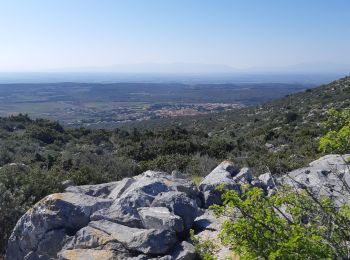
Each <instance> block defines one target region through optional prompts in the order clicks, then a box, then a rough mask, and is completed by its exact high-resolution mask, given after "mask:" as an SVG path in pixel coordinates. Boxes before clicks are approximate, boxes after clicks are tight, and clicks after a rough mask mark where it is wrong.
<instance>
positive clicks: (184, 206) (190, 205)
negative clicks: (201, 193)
mask: <svg viewBox="0 0 350 260" xmlns="http://www.w3.org/2000/svg"><path fill="white" fill-rule="evenodd" d="M151 207H166V208H168V209H169V210H170V211H171V212H173V213H174V214H175V215H177V216H179V217H181V218H182V220H183V223H184V229H185V230H189V229H190V228H191V226H192V224H193V221H194V219H195V218H196V216H197V212H198V206H197V203H196V201H194V200H193V199H191V198H189V197H187V196H186V193H184V192H178V191H171V192H165V193H160V194H159V195H158V196H157V197H156V198H155V199H154V201H153V202H152V204H151Z"/></svg>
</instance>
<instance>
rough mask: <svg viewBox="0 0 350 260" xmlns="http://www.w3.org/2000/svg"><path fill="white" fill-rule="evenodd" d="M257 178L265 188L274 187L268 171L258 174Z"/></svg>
mask: <svg viewBox="0 0 350 260" xmlns="http://www.w3.org/2000/svg"><path fill="white" fill-rule="evenodd" d="M258 179H259V181H260V183H261V184H262V185H263V187H264V188H265V189H266V190H267V189H272V188H274V187H275V181H274V179H273V177H272V176H271V173H269V172H267V173H264V174H261V175H259V176H258Z"/></svg>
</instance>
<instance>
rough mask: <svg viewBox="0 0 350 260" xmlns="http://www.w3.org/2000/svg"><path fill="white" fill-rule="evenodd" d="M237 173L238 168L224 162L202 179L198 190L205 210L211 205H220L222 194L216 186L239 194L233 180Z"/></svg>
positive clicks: (238, 187)
mask: <svg viewBox="0 0 350 260" xmlns="http://www.w3.org/2000/svg"><path fill="white" fill-rule="evenodd" d="M238 173H239V169H238V168H236V167H235V166H234V165H233V164H232V163H230V162H228V161H224V162H222V163H221V164H219V166H217V167H216V168H215V169H214V170H213V171H212V172H211V173H209V175H207V176H206V177H205V178H204V180H203V181H202V182H201V183H200V185H199V190H200V191H201V192H202V196H203V201H204V207H205V208H208V207H209V206H211V205H213V204H221V202H222V200H221V195H222V192H221V191H219V190H218V189H217V188H218V186H222V187H223V188H224V189H232V190H235V191H237V192H240V185H239V184H238V183H237V182H236V181H235V180H234V179H233V177H234V176H236V175H237V174H238Z"/></svg>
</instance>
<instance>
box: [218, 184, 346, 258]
mask: <svg viewBox="0 0 350 260" xmlns="http://www.w3.org/2000/svg"><path fill="white" fill-rule="evenodd" d="M223 198H224V205H223V206H214V207H213V208H214V210H215V212H216V213H217V214H218V215H224V216H226V217H228V219H227V220H226V221H225V222H224V224H223V226H222V231H221V234H220V236H221V239H222V241H223V243H225V244H227V245H229V246H230V247H231V248H232V250H233V251H234V252H236V253H238V254H239V255H240V256H241V258H242V259H260V258H263V259H334V258H341V259H349V257H350V253H349V249H350V247H349V242H350V239H349V238H350V223H349V221H350V209H349V207H348V206H347V205H344V206H342V207H337V206H336V205H335V204H334V203H333V202H332V200H331V199H329V198H326V197H322V198H316V197H315V196H313V195H312V193H311V192H310V191H309V190H307V189H304V190H303V191H301V192H296V191H295V190H292V189H291V188H288V187H285V188H284V189H283V191H282V190H279V191H277V192H276V194H275V195H273V196H270V197H267V196H264V194H263V190H262V189H260V188H256V187H255V188H250V189H246V190H245V191H244V192H243V193H242V194H241V195H239V194H237V193H236V192H234V191H232V190H229V191H226V192H225V193H224V195H223Z"/></svg>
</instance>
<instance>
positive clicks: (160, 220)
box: [138, 207, 184, 233]
mask: <svg viewBox="0 0 350 260" xmlns="http://www.w3.org/2000/svg"><path fill="white" fill-rule="evenodd" d="M138 212H139V215H140V217H141V221H142V224H143V227H144V228H154V229H169V230H174V231H175V232H179V233H180V232H182V231H183V230H184V224H183V221H182V218H180V217H179V216H177V215H174V214H173V213H171V212H170V211H169V209H168V208H165V207H145V208H139V209H138Z"/></svg>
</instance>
